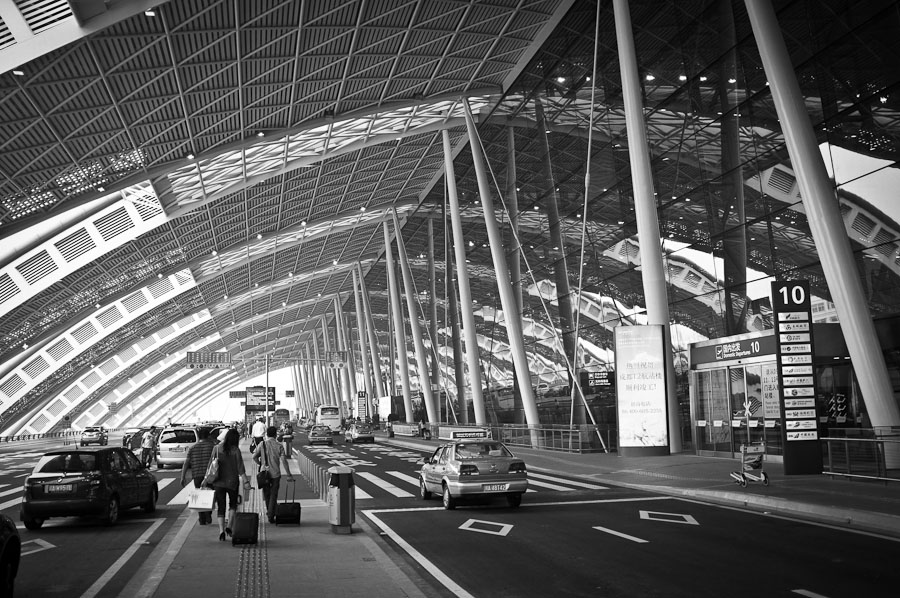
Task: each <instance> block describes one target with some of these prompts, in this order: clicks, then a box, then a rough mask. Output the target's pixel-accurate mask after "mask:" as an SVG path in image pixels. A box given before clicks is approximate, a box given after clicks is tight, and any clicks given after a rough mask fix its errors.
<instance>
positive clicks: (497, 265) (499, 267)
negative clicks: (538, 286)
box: [460, 100, 541, 445]
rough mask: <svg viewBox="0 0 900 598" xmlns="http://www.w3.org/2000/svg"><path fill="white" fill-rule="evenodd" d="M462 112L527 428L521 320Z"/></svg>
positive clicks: (476, 145) (472, 133) (531, 407)
mask: <svg viewBox="0 0 900 598" xmlns="http://www.w3.org/2000/svg"><path fill="white" fill-rule="evenodd" d="M464 101H465V100H464ZM465 108H466V111H465V112H466V128H467V129H468V132H469V147H470V148H471V149H472V162H473V163H474V166H475V176H476V177H477V178H478V195H479V196H481V208H482V210H483V211H484V223H485V227H486V228H487V234H488V242H489V243H490V245H491V257H492V258H493V261H494V271H495V272H496V273H497V289H498V290H499V292H500V304H501V306H502V307H503V315H504V318H503V322H504V324H505V325H506V334H507V336H508V337H509V348H510V351H511V352H512V358H513V364H514V365H515V369H516V376H518V378H519V388H520V389H521V391H522V405H523V407H524V409H525V421H526V423H527V424H528V425H529V426H532V427H534V426H538V425H539V424H540V423H541V422H540V421H539V418H538V412H537V404H536V403H535V400H534V388H533V387H532V386H531V370H530V368H529V367H528V355H527V354H526V353H525V337H524V335H523V333H522V320H520V319H518V318H516V317H515V313H516V298H515V296H514V295H513V289H512V284H510V281H509V268H508V267H507V265H506V253H505V251H504V249H503V236H502V235H501V234H500V226H499V225H498V224H497V216H496V214H495V212H494V200H493V199H492V196H491V187H490V185H489V184H488V176H487V172H486V170H485V166H484V156H483V155H482V153H481V140H480V139H479V138H478V131H476V130H475V119H474V118H473V117H472V112H471V109H470V108H469V105H468V103H466V106H465ZM463 263H465V262H463ZM460 302H461V303H462V302H463V299H462V297H460ZM537 444H538V439H537V437H536V435H532V445H537Z"/></svg>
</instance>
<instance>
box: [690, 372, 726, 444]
mask: <svg viewBox="0 0 900 598" xmlns="http://www.w3.org/2000/svg"><path fill="white" fill-rule="evenodd" d="M692 378H693V379H692V380H691V388H692V390H693V392H692V393H691V394H692V397H693V403H694V404H693V409H692V410H693V413H694V433H695V435H696V446H697V452H698V454H701V455H713V456H722V457H731V456H733V454H732V439H731V401H730V391H729V386H730V385H729V383H728V369H727V368H716V369H711V370H699V371H694V372H692Z"/></svg>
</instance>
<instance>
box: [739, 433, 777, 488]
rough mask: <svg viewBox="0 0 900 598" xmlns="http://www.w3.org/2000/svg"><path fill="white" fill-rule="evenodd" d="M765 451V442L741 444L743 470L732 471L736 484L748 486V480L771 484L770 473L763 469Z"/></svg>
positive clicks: (764, 484)
mask: <svg viewBox="0 0 900 598" xmlns="http://www.w3.org/2000/svg"><path fill="white" fill-rule="evenodd" d="M765 452H766V443H765V442H752V443H750V444H742V445H741V471H732V472H731V477H732V478H733V479H734V483H735V484H740V485H741V488H746V487H747V482H748V481H751V482H762V484H763V486H768V485H769V475H768V474H767V473H766V472H765V470H764V469H763V457H764V456H765Z"/></svg>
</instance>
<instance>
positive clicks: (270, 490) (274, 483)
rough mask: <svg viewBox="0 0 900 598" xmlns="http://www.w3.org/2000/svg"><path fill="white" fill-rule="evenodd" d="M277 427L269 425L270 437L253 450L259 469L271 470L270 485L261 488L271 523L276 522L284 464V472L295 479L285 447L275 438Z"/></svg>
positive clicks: (289, 478) (267, 431)
mask: <svg viewBox="0 0 900 598" xmlns="http://www.w3.org/2000/svg"><path fill="white" fill-rule="evenodd" d="M276 434H277V429H276V428H275V426H269V427H268V428H267V429H266V435H267V436H268V438H267V439H266V440H265V441H263V442H260V443H259V445H258V446H257V447H256V450H254V451H253V461H255V462H256V465H258V466H259V469H260V470H262V469H266V470H268V472H269V485H268V486H263V487H262V488H261V490H262V492H263V502H265V504H266V514H267V515H268V517H269V523H275V511H276V510H277V509H278V488H279V487H280V486H281V473H282V469H281V468H282V466H284V474H285V475H286V476H287V479H288V480H290V481H291V482H293V481H294V474H292V473H291V466H290V463H288V460H287V457H286V456H285V454H284V447H283V446H281V443H280V442H278V441H277V440H276V439H275V435H276Z"/></svg>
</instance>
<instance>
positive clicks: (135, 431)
mask: <svg viewBox="0 0 900 598" xmlns="http://www.w3.org/2000/svg"><path fill="white" fill-rule="evenodd" d="M149 429H150V428H125V433H124V434H123V435H122V446H124V447H125V448H127V449H131V450H133V451H134V450H137V449H139V448H141V438H143V436H144V432H146V431H147V430H149Z"/></svg>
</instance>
